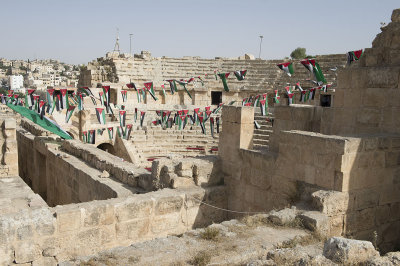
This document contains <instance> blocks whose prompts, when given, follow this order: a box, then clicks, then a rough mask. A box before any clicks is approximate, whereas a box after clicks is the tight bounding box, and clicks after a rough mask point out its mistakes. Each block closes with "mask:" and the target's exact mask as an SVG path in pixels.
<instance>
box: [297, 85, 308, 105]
mask: <svg viewBox="0 0 400 266" xmlns="http://www.w3.org/2000/svg"><path fill="white" fill-rule="evenodd" d="M295 88H296V90H299V91H300V102H305V101H306V92H307V91H305V90H303V88H302V87H301V86H300V83H299V82H297V83H296V86H295Z"/></svg>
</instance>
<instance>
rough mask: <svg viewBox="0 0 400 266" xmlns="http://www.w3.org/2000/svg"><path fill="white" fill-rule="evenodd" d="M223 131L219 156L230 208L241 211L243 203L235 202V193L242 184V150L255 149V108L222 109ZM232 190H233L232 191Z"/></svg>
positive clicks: (229, 107)
mask: <svg viewBox="0 0 400 266" xmlns="http://www.w3.org/2000/svg"><path fill="white" fill-rule="evenodd" d="M222 122H223V129H222V132H221V134H220V137H219V146H218V151H219V156H220V158H221V163H222V172H223V174H224V181H225V184H226V185H227V194H228V208H229V209H231V210H241V205H240V204H241V203H240V202H238V201H237V200H235V196H234V195H233V194H234V193H233V191H234V188H235V186H237V184H239V183H240V178H241V171H242V169H241V166H242V159H241V157H240V149H252V148H253V134H254V108H253V107H242V106H224V107H223V108H222ZM230 188H232V189H230Z"/></svg>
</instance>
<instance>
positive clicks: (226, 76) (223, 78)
mask: <svg viewBox="0 0 400 266" xmlns="http://www.w3.org/2000/svg"><path fill="white" fill-rule="evenodd" d="M230 74H231V73H229V72H228V73H218V76H219V78H220V79H221V80H222V84H223V85H224V90H225V91H229V88H228V83H226V79H227V78H228V77H229V75H230Z"/></svg>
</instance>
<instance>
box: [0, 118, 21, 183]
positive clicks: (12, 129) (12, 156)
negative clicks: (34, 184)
mask: <svg viewBox="0 0 400 266" xmlns="http://www.w3.org/2000/svg"><path fill="white" fill-rule="evenodd" d="M16 127H17V125H16V122H15V119H13V118H6V119H5V120H4V122H3V126H2V130H3V136H4V149H3V152H4V153H3V159H2V162H1V163H2V165H3V167H2V169H4V171H3V170H2V171H1V173H0V176H17V175H18V148H17V139H16Z"/></svg>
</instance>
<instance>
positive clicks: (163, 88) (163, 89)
mask: <svg viewBox="0 0 400 266" xmlns="http://www.w3.org/2000/svg"><path fill="white" fill-rule="evenodd" d="M161 89H162V94H163V95H164V99H165V98H166V97H167V94H166V93H165V87H164V84H163V85H161Z"/></svg>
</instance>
